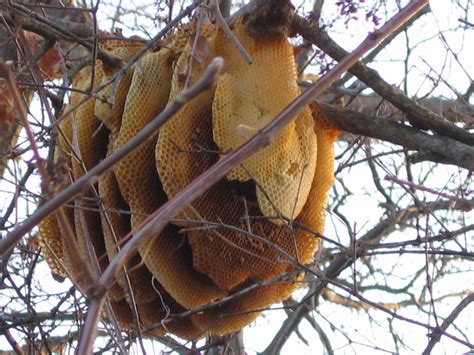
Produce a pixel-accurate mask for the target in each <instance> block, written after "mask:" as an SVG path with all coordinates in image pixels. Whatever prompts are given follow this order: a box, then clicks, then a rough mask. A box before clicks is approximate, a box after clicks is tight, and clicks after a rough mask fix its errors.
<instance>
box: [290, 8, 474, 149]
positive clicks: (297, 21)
mask: <svg viewBox="0 0 474 355" xmlns="http://www.w3.org/2000/svg"><path fill="white" fill-rule="evenodd" d="M293 28H294V29H295V30H296V31H297V32H298V33H299V34H301V35H302V36H303V37H304V39H306V40H307V41H310V42H311V43H313V44H315V45H317V46H318V47H319V48H321V49H322V50H323V51H325V52H326V53H327V54H329V55H330V56H331V57H333V58H334V59H336V60H337V61H341V60H343V59H344V58H345V57H346V56H347V55H348V52H347V51H346V50H344V49H343V48H342V47H340V46H339V45H338V44H337V43H336V42H334V41H333V40H332V39H331V38H330V37H329V35H328V34H327V33H326V32H324V31H322V30H320V29H319V28H318V26H317V24H314V23H311V22H310V21H308V20H306V19H304V18H303V17H301V16H298V15H295V16H294V18H293ZM350 71H351V72H352V73H353V74H354V75H356V76H357V77H358V78H359V79H360V80H362V81H363V82H364V83H365V84H366V85H367V86H369V87H370V88H372V89H373V90H374V91H375V92H376V93H377V94H379V95H380V96H382V97H383V98H384V99H386V100H387V101H389V102H391V103H392V104H393V105H395V106H396V107H398V108H399V109H400V110H402V111H403V112H404V113H405V114H406V115H407V117H408V120H409V121H410V122H411V123H412V124H413V126H415V127H419V128H422V129H431V130H433V131H435V132H437V133H439V134H440V135H444V136H448V137H451V138H453V139H455V140H458V141H460V142H463V143H466V144H469V145H474V135H473V134H471V133H469V132H467V131H466V130H464V129H462V128H459V127H457V126H455V125H454V124H453V123H451V122H449V121H447V120H445V119H444V118H443V117H440V116H438V115H436V114H434V113H433V112H431V111H428V110H427V109H425V108H424V107H422V106H421V105H418V104H417V103H416V102H414V101H412V100H410V99H409V98H408V97H407V96H406V95H405V94H404V93H403V92H402V91H400V90H398V89H397V88H395V87H393V86H392V85H390V84H388V83H387V82H385V81H384V80H383V79H382V77H381V76H380V75H379V74H378V73H377V71H375V70H374V69H370V68H368V67H367V66H365V65H364V64H362V63H360V62H358V63H356V64H355V65H354V66H353V67H352V68H351V69H350Z"/></svg>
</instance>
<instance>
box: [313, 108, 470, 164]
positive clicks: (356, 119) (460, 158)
mask: <svg viewBox="0 0 474 355" xmlns="http://www.w3.org/2000/svg"><path fill="white" fill-rule="evenodd" d="M320 106H321V108H322V109H323V111H324V113H325V115H326V117H328V119H329V120H330V122H331V124H333V125H334V126H335V127H336V128H338V129H340V130H343V131H347V132H352V133H355V134H360V135H363V136H367V137H371V138H377V139H381V140H384V141H387V142H391V143H394V144H399V145H401V146H403V147H406V148H408V149H411V150H417V151H419V152H420V153H424V154H426V153H428V154H430V155H427V156H426V158H430V160H433V161H436V162H439V161H440V160H442V161H443V163H448V164H454V165H457V166H460V167H462V168H465V169H468V170H474V147H473V146H472V145H468V144H464V143H461V142H459V141H457V140H455V139H453V138H450V137H446V136H443V135H439V134H428V133H426V132H423V131H420V130H419V129H416V128H413V127H409V126H407V125H404V124H402V123H397V122H393V121H389V120H388V119H382V118H380V117H377V116H367V115H364V114H362V113H359V112H355V111H352V110H348V109H340V108H336V107H334V106H331V105H328V104H325V103H320Z"/></svg>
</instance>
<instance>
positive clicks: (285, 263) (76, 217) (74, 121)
mask: <svg viewBox="0 0 474 355" xmlns="http://www.w3.org/2000/svg"><path fill="white" fill-rule="evenodd" d="M198 26H201V27H199V31H197V28H198ZM233 31H234V33H235V35H236V37H237V38H238V39H239V41H240V42H241V44H242V45H243V46H244V48H245V49H246V50H247V51H248V52H249V53H250V55H251V57H252V59H253V64H252V65H250V66H249V65H247V64H246V63H245V62H244V60H243V59H242V58H241V56H240V54H238V52H237V51H236V49H234V46H233V45H232V44H230V42H229V41H228V39H227V38H226V36H225V35H224V34H223V32H222V30H220V29H219V28H218V27H217V26H215V25H214V24H212V23H205V24H197V23H196V22H193V23H191V24H189V25H186V26H183V27H182V28H180V29H179V30H177V31H175V32H174V34H172V35H170V36H169V37H168V38H166V39H165V40H164V41H162V42H161V43H160V44H161V47H160V48H158V49H157V50H155V51H149V52H147V53H146V54H145V55H144V56H143V57H142V58H141V59H140V60H139V61H138V62H136V63H135V64H134V65H132V66H131V67H130V69H129V70H127V71H126V72H125V74H124V75H122V76H121V77H119V78H116V79H115V82H113V83H112V84H111V85H107V86H105V88H104V89H103V90H101V91H100V92H98V93H96V94H94V95H89V94H88V92H89V89H90V88H91V87H97V86H98V85H105V84H106V83H108V82H110V80H111V79H112V78H113V77H114V75H115V74H116V73H117V68H108V67H107V66H106V65H104V64H103V63H102V62H100V61H97V62H96V64H95V67H94V68H92V67H91V66H88V67H85V68H84V69H83V70H81V71H80V72H79V73H78V75H77V76H76V77H75V78H74V80H73V87H74V89H77V90H75V91H74V92H73V94H72V95H71V100H70V101H71V102H70V105H71V106H70V107H73V106H75V105H76V104H77V103H79V102H81V101H84V100H85V101H84V103H82V104H81V105H80V106H79V107H78V108H77V109H75V110H73V112H72V113H71V114H69V115H68V116H67V117H66V118H65V119H64V120H63V121H62V122H61V123H60V125H59V130H60V134H59V139H58V147H57V154H56V155H55V162H56V164H58V166H60V165H61V164H62V165H65V166H66V167H67V168H66V169H63V170H65V172H63V176H62V177H61V179H59V180H60V183H58V184H57V186H56V190H58V191H59V190H61V189H62V188H64V186H65V185H67V184H69V183H71V182H73V181H75V180H77V179H78V178H79V177H81V176H82V175H83V174H84V173H85V171H87V170H89V169H90V168H91V167H93V166H94V165H96V164H97V163H98V162H99V161H100V160H102V159H104V158H105V157H107V156H109V155H110V154H113V153H114V151H115V150H116V149H118V148H119V147H121V146H123V145H124V144H125V143H126V142H128V141H129V140H130V139H131V138H133V137H134V136H135V135H136V134H137V133H138V132H139V131H140V130H141V129H142V128H143V127H145V126H146V125H147V124H148V123H149V122H150V121H151V120H152V119H153V118H154V117H155V116H156V115H158V114H159V113H160V112H161V111H162V110H163V109H164V107H165V106H166V104H167V103H168V102H169V101H170V100H172V99H173V98H175V97H176V96H177V95H179V93H180V92H181V91H182V90H183V89H185V88H186V87H187V86H192V85H193V84H194V83H195V82H196V81H197V80H198V79H199V78H200V77H201V75H202V74H203V72H204V70H205V69H206V67H207V65H208V64H209V63H210V61H211V60H212V59H213V58H214V57H216V56H221V57H223V58H224V60H225V68H224V70H225V73H224V75H223V76H222V77H221V78H220V80H219V82H218V85H217V86H216V88H214V89H211V90H209V91H206V92H203V93H201V94H200V95H198V96H197V97H196V98H194V99H193V100H192V101H190V102H187V103H186V105H184V107H183V108H182V109H181V110H180V111H179V112H177V113H176V114H175V115H174V116H173V117H172V118H171V119H170V120H169V121H168V122H167V123H166V124H164V125H163V127H162V128H161V129H160V131H159V132H158V133H157V134H155V135H154V136H152V137H151V138H149V139H148V140H147V141H145V142H143V143H142V145H141V146H139V147H138V148H137V149H135V150H134V151H132V152H131V153H129V154H128V155H127V156H126V157H125V158H123V159H122V160H121V161H120V162H119V163H117V164H116V165H115V166H114V167H113V168H112V169H111V170H109V171H107V172H105V173H103V174H102V175H101V176H100V177H99V179H98V182H97V183H95V184H93V185H92V186H90V188H89V189H88V190H86V191H84V192H83V193H82V195H81V196H79V197H78V198H76V199H75V200H74V201H73V202H71V203H70V204H69V205H68V206H66V207H65V208H64V211H65V213H66V219H67V224H69V225H70V227H71V228H72V231H73V234H74V236H73V237H75V238H76V240H77V243H78V245H79V253H80V256H81V258H82V259H84V260H88V261H92V263H96V264H97V266H98V268H99V270H98V271H99V272H100V271H103V270H104V269H105V268H106V267H107V265H108V264H109V261H110V260H111V259H113V258H114V257H115V255H116V254H117V252H118V250H119V249H120V248H121V247H122V246H123V245H124V244H125V243H126V242H127V239H126V238H128V237H129V236H130V235H132V234H133V232H134V231H136V230H137V229H138V228H139V226H140V224H141V223H142V222H144V220H145V219H146V218H147V217H148V216H149V215H150V214H151V213H153V212H154V211H156V209H158V208H159V207H160V206H162V205H163V204H164V203H166V202H167V201H168V200H169V199H172V198H173V197H174V196H176V194H177V193H178V192H179V191H181V190H182V189H183V188H185V187H186V186H187V185H188V184H190V183H191V182H192V181H193V180H195V179H196V178H198V177H199V176H200V175H201V174H202V173H204V172H205V171H206V170H207V169H209V168H210V167H211V166H212V165H214V164H215V163H216V162H217V161H218V160H219V159H221V158H222V157H223V156H225V154H227V153H228V152H229V151H231V150H235V149H237V148H238V147H239V146H241V145H242V144H243V143H245V142H246V141H248V140H249V139H250V138H252V137H253V136H254V135H255V134H256V133H257V132H258V131H259V130H260V129H262V128H263V127H264V126H265V125H266V124H268V123H269V122H270V121H271V119H273V118H274V117H275V115H276V114H278V113H279V112H280V111H281V110H282V109H283V108H284V107H285V106H286V105H287V104H289V103H290V102H291V101H292V100H293V99H294V98H295V97H297V96H298V95H299V93H300V91H299V89H298V87H297V85H296V69H295V63H294V59H293V50H292V47H291V46H290V44H289V42H288V41H287V39H286V38H281V37H278V38H275V37H272V36H268V37H265V38H262V39H259V40H258V41H257V40H255V39H254V38H252V37H251V36H250V35H248V34H247V32H246V30H245V23H244V21H243V20H242V19H238V20H237V21H236V22H235V25H234V28H233ZM140 45H141V44H140V43H138V42H136V41H127V40H120V41H110V42H109V41H108V40H104V41H101V42H100V46H101V49H102V50H104V51H107V52H109V53H110V54H111V55H113V56H115V57H117V58H119V59H120V60H122V62H123V63H124V64H125V63H126V62H127V61H128V60H129V59H130V58H131V56H132V55H133V54H134V53H136V51H137V50H138V49H139V48H140ZM92 69H94V70H92ZM337 136H338V132H337V131H336V130H334V129H332V128H331V126H330V124H329V121H328V120H327V119H326V118H325V117H324V116H323V115H322V113H321V111H320V109H319V108H318V106H317V105H316V104H315V105H313V106H312V107H311V109H310V108H308V109H306V110H304V112H303V113H301V114H300V115H298V116H297V117H295V118H294V119H293V121H292V122H290V124H288V125H287V126H286V127H285V128H283V129H282V130H281V131H280V132H279V133H277V134H275V136H274V137H273V138H272V140H271V142H270V144H269V145H267V146H266V147H265V148H264V149H262V150H260V151H258V152H256V153H255V154H253V155H252V156H251V157H250V158H248V159H246V160H245V161H244V162H243V164H242V165H241V166H239V167H237V168H235V169H233V170H232V171H231V172H230V173H229V174H227V176H226V177H225V178H223V179H221V180H220V181H218V182H217V183H216V184H215V185H214V186H212V187H211V188H210V189H209V190H207V191H205V192H204V193H203V194H202V195H201V196H200V197H198V198H197V199H195V200H194V202H193V203H191V204H190V205H189V206H186V207H185V208H184V210H183V211H182V212H181V213H180V214H179V215H178V216H177V217H176V218H175V219H174V220H172V222H171V223H169V224H168V225H167V226H166V227H165V228H164V230H163V231H162V232H161V233H159V234H157V235H153V236H150V239H149V241H148V242H146V243H144V244H142V245H140V246H139V250H138V253H137V254H136V255H135V256H133V258H132V259H131V260H130V261H129V262H127V264H126V265H124V268H123V269H122V270H121V272H120V273H119V274H118V275H117V276H116V282H115V284H114V285H113V287H112V288H111V289H110V290H109V293H108V296H109V299H110V304H111V306H112V310H113V313H114V316H115V318H116V320H117V322H118V324H119V326H120V327H122V328H123V329H128V330H136V326H137V324H136V322H135V321H134V317H133V312H132V308H133V309H136V310H137V312H138V326H139V327H140V328H141V330H142V331H143V332H144V333H143V334H144V335H145V336H151V337H153V336H162V335H164V334H167V333H168V334H174V335H176V336H178V337H181V338H184V339H189V340H196V339H199V338H201V337H204V336H207V335H209V334H218V335H223V334H226V333H229V332H233V331H237V330H239V329H241V328H242V327H244V326H246V325H247V324H249V323H250V322H252V321H253V320H254V319H255V318H256V317H257V316H258V312H259V311H260V310H262V309H265V308H267V307H270V306H271V305H272V304H274V303H277V302H280V301H282V300H284V299H286V298H288V297H289V296H290V295H291V293H292V292H293V291H294V290H295V289H296V288H297V287H298V285H300V284H301V282H302V281H303V276H304V273H303V272H301V271H299V270H298V268H297V264H296V262H298V263H302V264H308V263H312V262H313V261H314V260H313V259H314V255H315V253H316V251H317V249H318V247H319V238H318V236H317V233H322V232H323V230H324V218H325V206H326V203H327V196H328V191H329V189H330V188H331V186H332V184H333V180H334V177H333V161H334V153H333V143H334V141H335V140H336V139H337ZM58 170H59V169H58ZM290 221H293V222H295V223H288V222H290ZM300 225H304V226H305V228H301V227H300ZM310 231H311V232H310ZM39 235H40V242H41V243H42V245H45V246H46V245H48V246H49V248H43V253H44V255H45V259H46V260H47V262H48V263H49V265H50V266H51V268H52V269H53V270H54V272H56V273H60V274H61V273H66V274H67V275H68V276H69V277H70V278H72V279H73V280H74V281H75V282H76V284H77V285H78V286H79V287H80V288H83V289H85V290H86V291H87V289H86V286H87V285H85V284H84V280H83V275H82V273H83V270H81V269H80V268H78V263H77V262H75V261H76V260H75V259H74V258H75V255H74V252H72V251H71V250H69V247H68V244H67V243H65V238H67V237H68V231H67V226H66V225H64V223H62V222H61V221H60V220H59V219H58V217H57V215H51V216H49V217H47V218H46V219H45V220H44V221H42V222H41V224H40V226H39ZM79 265H80V264H79ZM256 285H260V286H259V287H257V286H256ZM250 286H252V287H253V288H252V289H251V290H250V291H249V292H244V291H245V289H246V288H247V287H250ZM227 297H230V299H228V300H227V301H226V302H223V303H219V302H220V301H221V300H223V299H227ZM210 302H217V303H219V305H217V306H214V307H211V308H209V309H206V310H203V311H201V312H198V313H194V314H192V315H191V316H188V317H186V318H183V317H173V315H176V314H180V313H183V312H185V311H187V310H192V309H194V308H195V307H200V306H203V305H206V304H208V303H210Z"/></svg>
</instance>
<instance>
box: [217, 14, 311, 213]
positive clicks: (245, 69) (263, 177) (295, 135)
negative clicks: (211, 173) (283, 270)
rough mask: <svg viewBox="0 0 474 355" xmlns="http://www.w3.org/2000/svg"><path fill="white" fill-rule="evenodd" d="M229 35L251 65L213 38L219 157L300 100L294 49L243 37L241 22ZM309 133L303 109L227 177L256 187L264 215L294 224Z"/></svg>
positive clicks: (307, 181) (306, 176)
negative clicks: (219, 69) (218, 64)
mask: <svg viewBox="0 0 474 355" xmlns="http://www.w3.org/2000/svg"><path fill="white" fill-rule="evenodd" d="M234 33H235V35H236V37H237V38H238V39H239V41H240V43H241V44H242V45H243V47H244V48H246V50H247V51H248V52H249V54H250V55H251V57H252V59H253V63H252V65H247V64H246V63H245V61H244V60H243V58H242V56H240V55H239V53H238V52H237V50H236V49H235V48H234V46H233V45H232V43H230V41H228V39H227V38H226V36H225V35H224V34H222V33H220V34H218V35H217V38H216V47H217V52H218V53H219V54H222V56H223V57H224V61H225V63H226V74H225V75H224V76H223V77H222V78H221V79H220V81H219V84H218V86H217V89H216V94H215V97H214V102H213V107H212V125H213V134H214V140H215V142H216V143H217V145H218V147H219V149H220V150H221V151H223V152H227V151H229V150H234V149H236V148H238V147H239V146H240V145H242V144H243V143H245V142H246V141H248V140H249V139H250V138H252V137H253V136H254V135H255V134H256V133H257V132H258V131H259V130H260V129H262V128H263V127H264V126H266V125H267V124H268V123H269V122H270V121H271V120H272V119H273V118H274V117H275V116H276V115H277V114H278V113H280V111H281V110H282V109H283V108H284V107H286V106H287V105H288V104H289V103H290V102H291V101H292V100H293V99H295V98H296V97H297V96H298V95H299V94H300V90H299V88H298V86H297V83H296V80H295V78H296V77H297V74H296V65H295V60H294V56H293V48H292V47H291V45H290V44H289V43H288V40H287V39H286V38H282V39H278V38H277V39H273V38H270V39H260V40H256V39H254V38H252V37H251V36H250V35H248V34H247V33H246V32H245V25H244V23H243V22H242V21H237V23H236V25H235V27H234ZM243 103H245V104H243ZM312 127H313V121H312V118H311V113H310V111H309V109H306V110H305V111H304V112H303V113H301V114H300V115H299V116H298V117H296V118H295V119H294V121H292V122H291V123H290V124H288V125H287V126H286V127H285V128H283V129H282V130H281V131H280V132H279V133H277V134H276V135H275V136H274V137H272V141H271V143H270V144H269V145H268V146H267V147H265V148H264V149H262V150H260V151H259V152H257V153H256V154H254V155H253V156H251V157H250V158H248V159H247V160H245V161H244V162H243V166H241V167H237V168H236V169H234V170H233V171H232V172H231V173H230V174H228V176H227V177H228V179H229V180H238V181H247V180H249V179H255V180H256V181H257V182H258V187H257V199H258V203H259V207H260V210H261V211H262V213H263V215H265V216H268V217H272V216H278V215H280V214H281V215H283V216H285V217H288V218H296V217H297V216H298V215H299V213H300V211H301V210H302V208H303V206H304V204H305V202H306V199H307V197H308V194H309V191H310V188H311V182H312V181H313V176H314V168H315V165H316V155H317V154H316V149H317V148H316V136H315V134H314V131H313V129H312ZM274 221H278V220H274Z"/></svg>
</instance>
